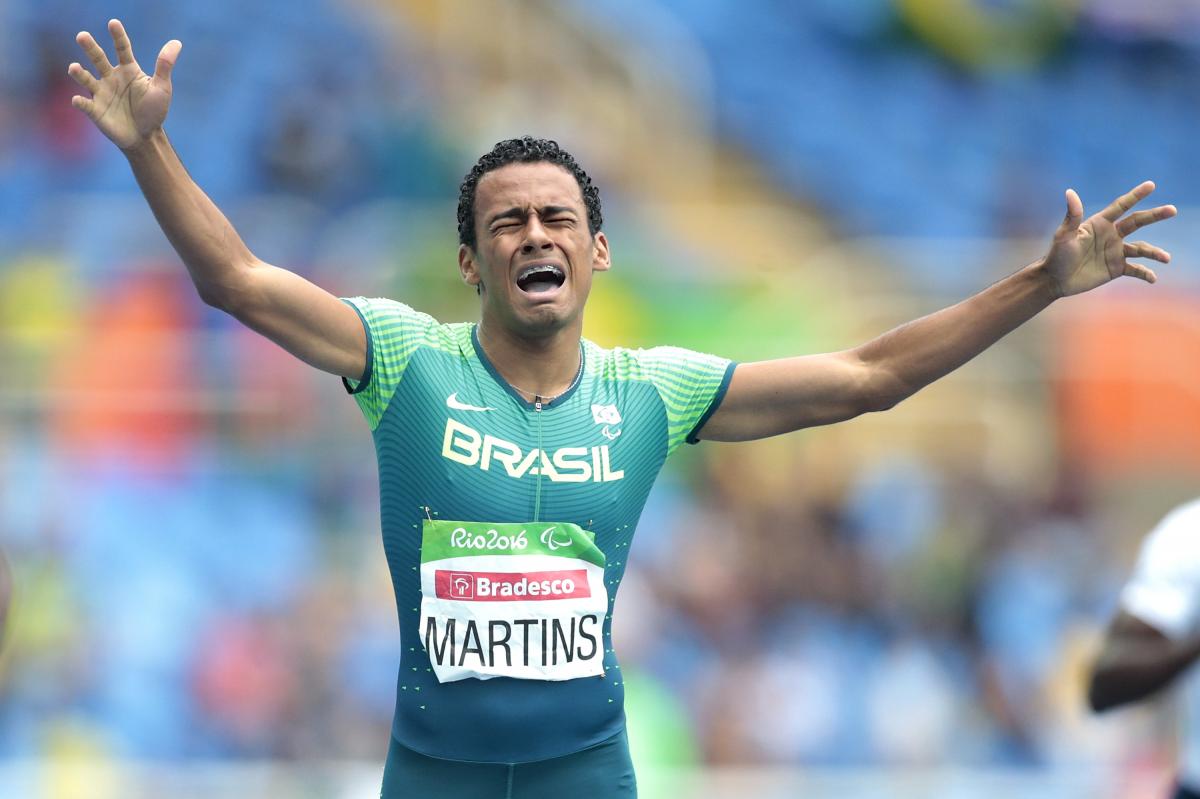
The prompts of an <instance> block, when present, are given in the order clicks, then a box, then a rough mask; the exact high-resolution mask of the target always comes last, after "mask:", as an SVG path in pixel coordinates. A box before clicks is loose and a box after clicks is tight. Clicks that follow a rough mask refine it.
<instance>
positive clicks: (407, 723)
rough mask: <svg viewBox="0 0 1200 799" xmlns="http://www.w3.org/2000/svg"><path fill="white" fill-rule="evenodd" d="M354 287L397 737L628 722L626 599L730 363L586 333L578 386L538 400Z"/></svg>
mask: <svg viewBox="0 0 1200 799" xmlns="http://www.w3.org/2000/svg"><path fill="white" fill-rule="evenodd" d="M346 302H347V303H348V304H349V305H351V307H353V308H354V309H355V310H356V311H357V312H358V313H359V315H360V316H361V317H362V320H363V325H364V327H365V328H366V331H367V366H366V370H365V372H364V374H363V376H362V379H361V380H359V381H346V385H347V388H348V389H349V390H350V391H351V393H353V394H354V397H355V399H356V400H357V402H358V405H359V407H360V408H361V409H362V412H363V414H364V415H365V416H366V418H367V421H368V423H369V424H370V426H371V429H372V431H373V433H374V439H375V448H376V454H377V456H378V459H379V481H380V498H381V510H382V525H383V542H384V551H385V553H386V555H387V560H388V566H389V568H390V570H391V575H392V583H393V586H394V588H395V591H396V603H397V608H398V610H399V614H400V632H401V642H402V646H403V655H402V658H401V663H400V674H399V680H398V683H397V697H396V714H395V721H394V724H393V734H394V735H395V737H396V739H397V740H398V741H399V742H400V743H401V744H403V745H404V746H406V747H408V748H410V749H414V750H416V751H418V752H422V753H424V754H428V755H432V756H434V757H441V758H448V759H454V760H470V761H480V762H494V763H518V762H528V761H533V760H542V759H545V758H550V757H557V756H560V755H564V754H569V753H571V752H575V751H578V750H580V749H583V748H585V747H588V746H591V745H593V744H596V743H599V742H601V741H603V740H605V739H607V738H610V737H612V736H613V735H614V734H616V733H617V732H618V731H619V730H620V729H621V728H622V726H623V723H624V713H623V698H624V690H623V688H622V679H621V672H620V667H619V666H618V665H617V658H616V655H615V654H614V653H613V651H612V643H611V639H610V632H611V620H612V607H613V604H612V603H613V601H614V599H615V597H616V591H617V588H618V586H619V585H620V581H621V577H622V575H623V574H624V572H625V563H626V558H627V556H628V552H629V545H630V541H631V539H632V537H633V532H634V529H635V527H636V525H637V520H638V517H639V515H640V514H641V511H642V507H643V506H644V505H645V502H646V497H647V495H648V494H649V492H650V487H651V485H652V483H653V482H654V479H655V477H656V475H657V474H658V471H659V469H660V468H661V467H662V464H663V462H664V461H665V460H666V457H667V455H669V454H670V453H671V452H672V451H674V450H675V449H676V448H677V447H678V446H679V445H680V444H682V443H683V442H684V441H685V440H687V441H691V442H692V443H694V441H695V439H694V438H693V435H694V433H695V431H696V430H698V429H699V428H700V427H701V426H702V425H703V424H704V422H705V421H706V420H707V419H708V417H709V416H710V415H711V414H712V413H713V411H715V410H716V408H717V406H718V405H719V403H720V401H721V398H722V397H723V396H724V393H725V390H726V388H727V387H728V385H729V381H730V378H731V377H732V375H733V370H734V364H733V363H731V362H730V361H728V360H725V359H723V358H717V357H714V356H711V355H702V354H699V353H695V352H691V351H688V350H683V349H679V348H676V347H656V348H653V349H648V350H630V349H622V348H616V349H611V350H610V349H604V348H602V347H599V346H597V345H596V344H594V343H592V342H590V341H587V340H586V339H585V340H583V341H581V343H580V350H581V366H580V371H579V374H578V375H577V376H576V378H575V381H574V383H572V385H571V387H570V388H569V389H568V390H567V391H565V392H564V393H563V394H562V395H560V396H558V397H556V398H554V399H553V400H552V401H548V402H542V403H538V404H535V403H530V402H528V401H526V400H525V399H524V398H523V397H522V396H521V395H520V394H519V393H518V392H517V391H516V390H514V389H513V388H512V387H511V386H510V385H509V384H507V383H506V382H505V381H504V379H503V378H502V377H501V376H500V374H499V373H498V372H497V371H496V370H495V368H494V367H493V366H492V364H491V363H490V362H489V361H488V359H487V356H486V355H485V354H484V352H483V349H482V348H481V347H480V345H479V340H478V337H477V332H476V326H475V325H474V324H469V323H460V324H441V323H439V322H437V321H436V320H435V319H433V318H432V317H430V316H428V315H426V314H422V313H418V312H416V311H414V310H413V309H411V308H409V307H408V306H406V305H403V304H401V303H398V302H394V301H391V300H383V299H366V298H362V297H356V298H353V299H348V300H346Z"/></svg>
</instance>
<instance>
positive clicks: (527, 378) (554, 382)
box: [478, 319, 581, 401]
mask: <svg viewBox="0 0 1200 799" xmlns="http://www.w3.org/2000/svg"><path fill="white" fill-rule="evenodd" d="M478 333H479V344H480V346H481V347H483V351H484V352H485V353H487V357H488V360H490V361H491V362H492V366H494V367H496V371H497V372H499V373H500V376H501V377H503V378H504V379H505V380H506V381H507V382H508V384H509V385H510V386H512V387H513V388H515V389H517V390H518V391H519V392H521V393H522V394H527V395H528V399H529V400H530V401H533V400H534V399H535V398H536V397H541V398H542V399H553V398H554V397H557V396H558V395H559V394H562V393H563V392H564V391H566V390H567V389H568V388H570V387H571V384H572V383H573V382H575V377H576V375H578V374H579V367H580V357H581V356H580V353H579V336H580V330H579V327H578V326H577V325H570V326H568V327H567V328H565V329H562V330H558V331H555V332H554V333H551V334H549V335H546V336H538V337H535V338H526V337H522V336H517V335H513V334H512V333H511V332H509V331H507V330H505V329H504V328H503V327H501V326H500V325H496V324H491V323H489V322H488V321H487V320H486V319H485V320H483V321H481V322H480V323H479V328H478Z"/></svg>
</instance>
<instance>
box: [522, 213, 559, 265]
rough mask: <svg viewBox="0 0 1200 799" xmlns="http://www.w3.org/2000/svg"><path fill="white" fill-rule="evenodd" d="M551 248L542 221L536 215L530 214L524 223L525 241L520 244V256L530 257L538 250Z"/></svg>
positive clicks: (551, 244) (551, 243)
mask: <svg viewBox="0 0 1200 799" xmlns="http://www.w3.org/2000/svg"><path fill="white" fill-rule="evenodd" d="M553 246H554V244H553V242H551V241H550V236H549V234H547V233H546V228H545V227H544V226H543V225H542V220H541V219H539V218H538V216H537V214H530V215H529V219H528V221H526V223H525V240H524V241H522V242H521V254H522V255H532V254H533V253H535V252H537V251H538V250H548V249H550V248H551V247H553Z"/></svg>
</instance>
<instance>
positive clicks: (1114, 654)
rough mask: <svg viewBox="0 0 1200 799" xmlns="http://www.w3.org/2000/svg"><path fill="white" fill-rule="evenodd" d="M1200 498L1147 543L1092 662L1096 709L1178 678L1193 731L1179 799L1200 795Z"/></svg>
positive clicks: (1182, 752) (1184, 750)
mask: <svg viewBox="0 0 1200 799" xmlns="http://www.w3.org/2000/svg"><path fill="white" fill-rule="evenodd" d="M1198 536H1200V500H1193V501H1191V502H1188V503H1186V504H1184V505H1181V506H1179V507H1177V508H1175V509H1174V510H1172V511H1171V512H1170V513H1168V514H1167V515H1166V517H1165V518H1163V520H1162V521H1161V522H1159V524H1158V526H1157V527H1155V528H1154V530H1152V531H1151V532H1150V535H1148V536H1147V537H1146V540H1145V541H1144V542H1143V544H1142V550H1141V552H1140V554H1139V555H1138V561H1137V565H1136V566H1135V567H1134V571H1133V576H1132V577H1131V578H1130V579H1129V582H1128V583H1127V584H1126V585H1125V588H1124V590H1123V591H1122V592H1121V606H1120V609H1119V610H1118V611H1117V613H1116V615H1115V616H1114V617H1113V620H1112V623H1111V624H1110V626H1109V629H1108V633H1107V634H1106V635H1105V638H1104V644H1103V647H1102V649H1101V651H1100V655H1099V657H1098V658H1097V659H1096V663H1095V666H1094V667H1093V669H1092V678H1091V683H1090V685H1089V686H1088V704H1090V705H1091V706H1092V709H1093V710H1095V711H1096V712H1102V711H1105V710H1108V709H1110V708H1114V707H1118V706H1120V705H1123V704H1126V703H1127V702H1136V701H1139V700H1141V699H1144V698H1146V697H1148V696H1151V695H1153V694H1156V693H1158V692H1159V691H1161V690H1162V689H1164V688H1166V687H1167V686H1169V685H1172V684H1174V683H1175V682H1176V681H1178V683H1179V686H1180V689H1181V699H1182V701H1183V707H1184V718H1183V723H1184V727H1183V731H1184V734H1185V737H1184V739H1183V744H1182V745H1181V746H1180V748H1179V758H1178V772H1179V773H1178V780H1179V783H1178V786H1177V787H1176V791H1175V799H1200V738H1198V737H1197V734H1198V733H1200V729H1197V727H1196V725H1197V722H1200V673H1198V672H1196V671H1195V670H1192V669H1191V666H1192V664H1193V663H1195V662H1196V658H1197V657H1200V547H1198V546H1197V542H1198V541H1200V538H1198Z"/></svg>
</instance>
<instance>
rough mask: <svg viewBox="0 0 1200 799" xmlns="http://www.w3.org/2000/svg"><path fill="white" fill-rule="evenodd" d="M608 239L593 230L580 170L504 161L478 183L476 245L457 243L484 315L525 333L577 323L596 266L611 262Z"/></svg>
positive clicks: (467, 278)
mask: <svg viewBox="0 0 1200 799" xmlns="http://www.w3.org/2000/svg"><path fill="white" fill-rule="evenodd" d="M609 263H610V261H609V252H608V240H607V239H606V238H605V237H604V234H603V233H600V232H597V233H596V235H594V236H593V235H592V234H591V233H590V232H589V231H588V221H587V209H586V208H585V206H584V204H583V193H582V192H581V191H580V189H579V184H578V183H577V182H576V181H575V177H574V176H573V175H572V174H571V173H570V172H568V171H567V170H565V169H563V168H562V167H560V166H558V165H556V164H551V163H547V162H545V161H540V162H536V163H528V164H526V163H515V164H508V165H506V166H502V167H500V168H499V169H495V170H493V171H491V172H488V173H487V174H485V175H484V176H483V177H482V178H481V179H480V181H479V186H478V187H477V188H476V190H475V247H474V248H471V247H467V246H466V245H463V246H460V247H459V248H458V267H459V270H460V271H461V272H462V276H463V280H465V281H466V282H467V283H468V284H469V285H472V286H478V287H479V288H480V294H481V296H482V299H483V318H484V320H485V322H489V323H493V324H495V323H499V324H501V325H504V326H505V327H506V328H508V329H510V330H512V331H513V332H516V333H519V334H524V335H529V334H533V335H539V334H548V333H553V332H555V331H558V330H561V329H563V328H564V327H567V326H569V325H571V324H573V323H577V322H579V320H580V319H581V318H582V314H583V306H584V304H585V303H586V302H587V297H588V292H589V291H590V290H591V287H592V273H593V272H602V271H604V270H606V269H608V267H609Z"/></svg>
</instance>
